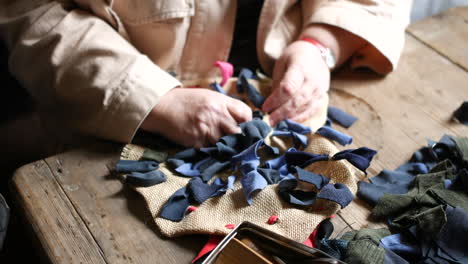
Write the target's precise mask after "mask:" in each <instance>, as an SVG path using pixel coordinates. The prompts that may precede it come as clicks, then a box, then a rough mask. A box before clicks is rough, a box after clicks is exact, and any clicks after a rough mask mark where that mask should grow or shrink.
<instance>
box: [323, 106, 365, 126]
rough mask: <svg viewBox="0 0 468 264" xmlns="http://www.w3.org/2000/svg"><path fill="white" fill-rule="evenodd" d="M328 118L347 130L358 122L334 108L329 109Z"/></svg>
mask: <svg viewBox="0 0 468 264" xmlns="http://www.w3.org/2000/svg"><path fill="white" fill-rule="evenodd" d="M328 118H330V119H331V120H332V121H333V122H336V123H337V124H339V125H340V126H342V127H345V128H349V127H351V126H352V125H353V124H354V122H356V121H357V120H358V119H357V118H356V117H354V116H352V115H350V114H348V113H346V112H344V111H343V110H341V109H339V108H336V107H333V106H329V107H328Z"/></svg>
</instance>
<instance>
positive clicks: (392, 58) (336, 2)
mask: <svg viewBox="0 0 468 264" xmlns="http://www.w3.org/2000/svg"><path fill="white" fill-rule="evenodd" d="M411 4H412V1H411V0H302V2H301V5H302V10H303V11H302V12H303V14H302V15H303V26H304V27H306V26H307V25H309V24H311V23H323V24H329V25H333V26H336V27H339V28H343V29H345V30H347V31H349V32H352V33H354V34H355V35H357V36H360V37H361V38H363V39H365V40H366V41H367V42H368V43H369V45H367V46H365V47H364V48H362V49H361V50H359V51H357V52H356V54H355V55H354V56H353V58H352V59H351V67H353V68H357V67H369V68H371V69H373V70H374V71H376V72H378V73H381V74H385V73H388V72H390V71H392V70H394V69H395V68H396V65H397V63H398V60H399V58H400V54H401V51H402V49H403V45H404V38H405V35H404V34H405V28H406V26H407V25H408V23H409V17H410V15H409V12H410V9H411Z"/></svg>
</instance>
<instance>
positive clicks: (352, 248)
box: [341, 228, 390, 264]
mask: <svg viewBox="0 0 468 264" xmlns="http://www.w3.org/2000/svg"><path fill="white" fill-rule="evenodd" d="M389 235H390V231H389V230H388V229H386V228H381V229H362V230H359V231H351V232H348V233H346V234H344V235H343V236H342V237H341V239H342V240H346V241H349V242H348V248H347V249H346V256H345V258H344V261H345V262H347V263H362V264H380V263H383V261H384V255H385V251H384V249H383V248H382V247H380V246H379V241H380V239H381V238H383V237H386V236H389Z"/></svg>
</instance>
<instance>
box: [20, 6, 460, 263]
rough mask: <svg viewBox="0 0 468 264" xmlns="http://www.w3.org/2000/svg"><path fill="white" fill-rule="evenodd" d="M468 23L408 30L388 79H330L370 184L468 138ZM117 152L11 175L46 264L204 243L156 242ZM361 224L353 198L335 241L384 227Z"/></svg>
mask: <svg viewBox="0 0 468 264" xmlns="http://www.w3.org/2000/svg"><path fill="white" fill-rule="evenodd" d="M467 24H468V8H466V7H465V8H457V9H451V10H449V11H447V12H445V13H443V14H441V15H438V16H435V17H432V18H429V19H426V20H424V21H422V22H418V23H416V24H413V25H411V26H410V27H409V29H408V30H407V38H406V40H407V41H406V46H405V49H404V52H403V55H402V59H401V62H400V64H399V67H398V69H397V71H396V72H395V73H393V74H390V75H389V76H387V77H386V78H379V77H377V76H376V75H375V74H372V73H369V72H357V73H356V72H354V73H351V72H347V71H342V72H340V73H338V74H337V75H335V76H334V79H333V82H332V91H331V105H334V106H337V107H340V108H342V109H345V110H346V111H348V112H350V113H352V114H354V115H356V116H358V117H359V118H360V120H359V121H358V122H357V123H356V124H355V125H354V126H353V127H351V128H350V129H349V130H348V131H347V133H349V134H351V135H352V136H354V139H355V140H354V143H353V145H352V146H351V148H353V147H360V146H368V147H371V148H374V149H376V150H378V151H379V154H378V155H377V157H376V158H375V160H374V161H373V163H372V166H371V168H370V169H369V175H370V176H373V175H375V174H376V173H378V172H379V171H380V170H382V169H383V168H388V169H394V168H396V167H397V166H398V165H399V164H401V163H403V162H404V161H406V160H407V159H408V158H409V157H410V155H411V153H412V152H414V151H415V150H417V149H418V148H419V147H421V146H423V145H425V143H426V139H428V138H430V139H439V138H440V137H441V136H442V135H443V134H450V135H456V136H461V135H464V136H468V127H466V126H463V125H460V124H457V123H454V122H452V121H451V115H452V112H453V111H454V110H455V109H456V108H457V107H458V106H459V105H460V104H461V103H462V102H463V101H464V100H467V99H468V72H467V71H468V48H467V46H466V43H468V25H467ZM120 147H121V146H119V145H113V144H109V143H103V144H99V145H96V146H95V147H93V148H86V149H81V150H76V151H71V152H68V153H64V154H60V155H57V156H53V157H50V158H47V159H43V160H40V161H37V162H34V163H32V164H29V165H26V166H24V167H22V168H20V169H19V170H18V171H17V172H16V175H15V177H14V179H13V182H12V188H13V189H14V190H13V192H14V193H16V195H17V197H16V198H17V199H16V205H17V206H18V207H20V208H21V209H22V211H23V212H24V215H25V219H26V220H27V221H28V222H29V224H30V226H31V227H32V230H33V233H34V234H35V235H34V237H35V238H36V239H37V240H38V242H39V245H40V248H41V249H42V250H43V253H44V256H45V257H46V258H47V259H48V260H50V262H52V263H163V262H164V263H166V264H170V263H189V261H190V260H191V259H192V258H193V257H194V256H195V254H196V252H197V251H198V250H199V249H200V248H201V247H202V245H203V244H204V243H205V239H206V238H205V237H203V236H189V237H184V238H178V239H173V240H172V239H171V240H169V239H164V238H162V237H161V236H160V235H159V234H158V231H157V229H156V227H155V225H154V224H153V221H152V218H151V216H150V215H149V213H148V211H147V210H146V208H145V204H144V201H143V199H142V198H140V197H139V196H138V195H137V194H136V193H135V192H133V191H132V190H130V189H129V188H127V187H125V186H124V185H123V184H122V183H121V182H120V181H119V180H118V179H117V177H114V176H112V175H111V174H110V168H111V167H112V166H113V163H114V162H115V161H116V160H117V159H118V155H119V148H120ZM368 216H369V207H367V206H366V204H365V203H364V202H362V201H361V200H359V199H356V200H355V201H354V202H353V203H352V204H351V205H349V206H348V207H347V208H345V209H344V210H342V211H341V212H339V213H338V217H335V218H334V220H333V221H334V222H335V229H336V231H335V235H339V234H341V233H343V232H345V231H348V230H351V229H360V228H363V227H377V226H381V225H382V224H380V223H373V222H370V221H368Z"/></svg>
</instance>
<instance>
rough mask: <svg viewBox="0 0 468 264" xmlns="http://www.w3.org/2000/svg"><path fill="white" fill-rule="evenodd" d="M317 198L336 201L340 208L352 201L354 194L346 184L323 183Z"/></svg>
mask: <svg viewBox="0 0 468 264" xmlns="http://www.w3.org/2000/svg"><path fill="white" fill-rule="evenodd" d="M317 199H325V200H329V201H332V202H335V203H338V204H339V205H340V206H341V208H345V207H346V206H347V205H348V204H350V203H351V202H352V201H353V199H354V195H353V193H352V192H351V191H350V190H349V188H348V186H346V185H344V184H342V183H335V184H327V185H325V186H324V187H323V188H322V189H321V190H320V192H319V193H318V194H317Z"/></svg>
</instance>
